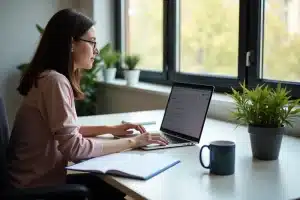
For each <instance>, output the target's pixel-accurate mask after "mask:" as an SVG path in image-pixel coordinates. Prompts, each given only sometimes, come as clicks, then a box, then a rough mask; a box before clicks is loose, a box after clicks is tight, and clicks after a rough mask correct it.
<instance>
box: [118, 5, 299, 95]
mask: <svg viewBox="0 0 300 200" xmlns="http://www.w3.org/2000/svg"><path fill="white" fill-rule="evenodd" d="M116 2H117V3H116V5H117V8H118V7H119V12H118V13H119V15H120V16H119V19H120V21H119V23H118V25H117V26H118V27H122V28H121V29H122V30H123V32H122V31H117V35H116V36H117V38H122V37H123V38H124V39H123V40H122V39H120V40H119V44H120V45H119V47H120V49H123V51H124V52H128V53H139V54H141V56H142V60H143V61H142V63H141V66H140V68H141V69H142V72H141V78H140V80H142V81H150V82H155V83H167V84H168V83H172V81H183V82H193V83H200V84H209V85H214V86H215V88H216V91H217V92H218V91H219V92H224V91H226V92H229V91H231V88H232V87H233V88H238V87H239V84H240V83H241V82H243V81H245V82H246V84H247V87H250V88H251V87H255V86H256V85H257V84H268V85H270V86H271V87H275V86H276V84H277V83H281V84H282V85H283V86H286V87H288V89H291V90H292V96H293V97H300V87H299V86H300V85H299V82H300V1H299V0H209V1H208V0H152V1H146V0H145V1H143V0H126V1H123V0H116ZM124 2H126V3H124ZM123 4H124V5H123ZM122 5H123V6H122ZM116 10H118V9H116ZM121 10H123V13H124V14H120V13H122V12H121ZM117 16H118V15H117ZM122 20H123V21H122ZM124 30H125V31H124ZM121 36H122V37H121ZM117 46H118V45H117ZM125 46H126V47H125Z"/></svg>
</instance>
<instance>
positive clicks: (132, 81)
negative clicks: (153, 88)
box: [124, 69, 140, 86]
mask: <svg viewBox="0 0 300 200" xmlns="http://www.w3.org/2000/svg"><path fill="white" fill-rule="evenodd" d="M124 76H125V80H126V83H127V85H128V86H134V85H136V84H137V83H138V82H139V78H140V70H139V69H135V70H125V71H124Z"/></svg>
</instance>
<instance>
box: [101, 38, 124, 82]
mask: <svg viewBox="0 0 300 200" xmlns="http://www.w3.org/2000/svg"><path fill="white" fill-rule="evenodd" d="M99 56H100V58H101V59H102V61H103V67H104V69H103V77H104V81H105V82H112V81H113V80H114V79H115V77H116V71H117V69H116V66H115V64H116V63H117V62H118V61H119V60H120V53H119V52H116V51H114V50H113V49H112V47H111V44H110V43H109V44H107V45H106V46H105V47H104V48H102V49H101V50H100V52H99Z"/></svg>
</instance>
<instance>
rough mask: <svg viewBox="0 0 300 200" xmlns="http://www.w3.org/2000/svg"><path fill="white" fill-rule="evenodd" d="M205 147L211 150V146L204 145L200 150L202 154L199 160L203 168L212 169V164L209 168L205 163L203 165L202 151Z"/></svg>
mask: <svg viewBox="0 0 300 200" xmlns="http://www.w3.org/2000/svg"><path fill="white" fill-rule="evenodd" d="M204 147H207V148H208V149H209V145H203V146H202V147H201V149H200V154H199V160H200V163H201V165H202V167H204V168H206V169H209V168H210V163H209V164H208V166H205V165H204V163H203V160H202V150H203V149H204Z"/></svg>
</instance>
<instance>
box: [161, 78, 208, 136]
mask: <svg viewBox="0 0 300 200" xmlns="http://www.w3.org/2000/svg"><path fill="white" fill-rule="evenodd" d="M213 91H214V87H213V86H208V85H198V84H190V83H179V82H174V83H173V85H172V89H171V93H170V95H169V99H168V103H167V106H166V109H165V113H164V117H163V121H162V124H161V127H160V130H161V131H163V132H165V133H168V134H170V135H174V136H177V137H181V138H184V139H188V140H190V141H194V142H199V141H200V137H201V133H202V130H203V126H204V123H205V120H206V115H207V111H208V108H209V104H210V101H211V97H212V94H213Z"/></svg>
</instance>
